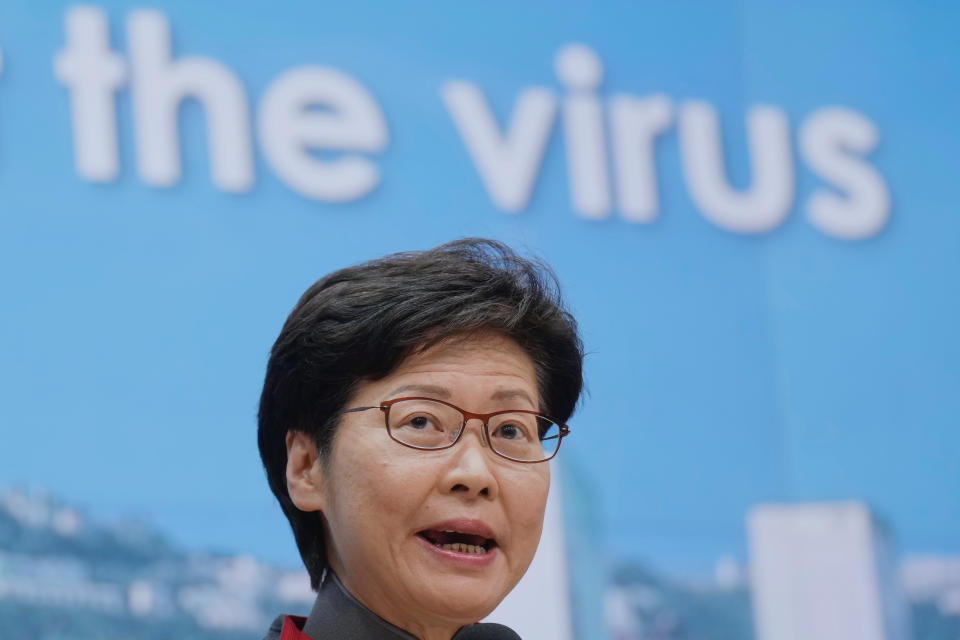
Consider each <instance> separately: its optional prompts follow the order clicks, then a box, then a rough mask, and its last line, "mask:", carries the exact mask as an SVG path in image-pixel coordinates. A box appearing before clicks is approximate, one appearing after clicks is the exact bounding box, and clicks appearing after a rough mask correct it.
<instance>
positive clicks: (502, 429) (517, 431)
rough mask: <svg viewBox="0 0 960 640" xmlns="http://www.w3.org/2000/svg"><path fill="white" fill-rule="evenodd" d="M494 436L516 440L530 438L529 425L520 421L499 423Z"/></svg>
mask: <svg viewBox="0 0 960 640" xmlns="http://www.w3.org/2000/svg"><path fill="white" fill-rule="evenodd" d="M493 437H494V438H503V439H504V440H514V441H523V440H529V439H530V436H529V431H528V429H527V427H526V426H525V425H523V424H521V423H519V422H505V423H503V424H501V425H498V426H497V428H496V429H494V431H493Z"/></svg>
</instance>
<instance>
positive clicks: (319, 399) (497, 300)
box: [257, 238, 583, 589]
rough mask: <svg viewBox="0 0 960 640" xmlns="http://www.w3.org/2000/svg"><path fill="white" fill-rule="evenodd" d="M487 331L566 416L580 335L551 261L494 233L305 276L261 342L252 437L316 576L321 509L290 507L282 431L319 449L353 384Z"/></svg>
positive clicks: (577, 373) (576, 389)
mask: <svg viewBox="0 0 960 640" xmlns="http://www.w3.org/2000/svg"><path fill="white" fill-rule="evenodd" d="M483 331H494V332H497V333H500V334H502V335H504V336H506V337H508V338H511V339H512V340H514V341H515V342H516V343H517V344H518V345H520V346H521V347H522V348H523V349H524V350H525V351H526V353H527V354H528V355H529V356H530V359H531V360H532V361H533V365H534V368H535V370H536V374H537V384H538V387H539V392H540V402H541V406H540V407H539V411H541V412H542V413H544V414H546V415H547V416H549V417H551V418H552V419H554V420H556V421H557V422H560V423H565V422H566V421H567V420H568V419H569V418H570V415H571V414H572V413H573V410H574V408H575V406H576V403H577V400H578V399H579V397H580V392H581V389H582V386H583V345H582V343H581V341H580V338H579V336H578V333H577V323H576V321H575V320H574V318H573V316H572V315H571V314H570V313H569V312H568V311H567V310H566V309H565V308H564V305H563V302H562V299H561V296H560V288H559V284H558V282H557V278H556V276H555V275H554V273H553V271H552V270H551V269H550V267H548V266H547V265H546V264H545V263H543V262H541V261H539V260H536V259H526V258H523V257H520V256H519V255H517V254H516V253H514V252H513V251H512V250H511V249H510V248H509V247H507V246H505V245H503V244H501V243H499V242H495V241H492V240H484V239H477V238H467V239H463V240H456V241H454V242H450V243H447V244H444V245H441V246H439V247H436V248H434V249H430V250H427V251H411V252H404V253H395V254H392V255H389V256H386V257H384V258H380V259H377V260H371V261H369V262H364V263H362V264H359V265H356V266H353V267H348V268H345V269H341V270H339V271H335V272H333V273H331V274H329V275H327V276H325V277H324V278H321V279H320V280H318V281H317V282H316V283H314V284H313V285H312V286H311V287H310V288H309V289H307V291H306V292H305V293H304V294H303V296H302V297H301V298H300V301H299V302H297V305H296V306H295V307H294V309H293V311H291V312H290V316H289V317H288V318H287V321H286V323H285V324H284V325H283V329H282V330H281V331H280V335H279V336H278V337H277V341H276V342H275V343H274V345H273V349H272V350H271V351H270V360H269V362H268V363H267V373H266V378H265V380H264V383H263V392H262V394H261V396H260V411H259V416H258V421H259V425H258V434H257V435H258V444H259V447H260V457H261V459H262V460H263V466H264V468H265V469H266V472H267V480H268V482H269V484H270V489H271V490H272V491H273V493H274V495H275V496H276V497H277V500H279V501H280V506H281V507H282V508H283V512H284V514H285V515H286V516H287V519H288V520H289V521H290V526H291V527H292V529H293V535H294V538H295V539H296V542H297V547H298V548H299V550H300V556H301V557H302V558H303V563H304V565H306V568H307V571H308V572H309V573H310V582H311V584H312V585H313V588H314V589H317V588H318V585H319V582H320V576H321V575H322V573H323V570H324V568H325V567H326V566H327V559H326V546H325V541H324V533H323V525H322V520H321V517H320V514H318V513H307V512H304V511H301V510H300V509H298V508H297V507H296V506H295V505H294V504H293V502H292V501H291V499H290V494H289V493H288V491H287V482H286V465H287V450H286V435H287V432H289V431H301V432H303V433H306V434H308V435H309V436H310V438H312V440H313V441H314V442H315V443H316V446H317V450H318V451H319V453H320V456H321V459H324V458H325V456H326V455H327V454H328V453H329V452H330V448H331V445H332V443H333V436H334V433H335V431H336V428H337V425H338V423H339V421H340V417H341V412H342V410H343V409H344V408H345V404H346V402H347V401H348V400H349V398H350V396H351V394H352V393H353V390H354V388H355V386H356V384H357V383H358V382H360V381H363V380H377V379H381V378H383V377H384V376H386V375H388V374H389V373H390V372H391V371H393V370H394V369H395V368H396V367H397V366H398V365H399V364H400V363H401V362H402V361H403V360H404V359H405V358H406V357H407V356H409V355H410V354H412V353H414V352H417V351H419V350H422V349H426V348H427V347H429V346H431V345H434V344H436V343H438V342H439V341H442V340H444V339H446V338H451V337H455V336H459V335H464V334H471V333H477V332H483Z"/></svg>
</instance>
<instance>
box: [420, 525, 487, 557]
mask: <svg viewBox="0 0 960 640" xmlns="http://www.w3.org/2000/svg"><path fill="white" fill-rule="evenodd" d="M417 535H418V536H420V537H421V538H423V539H425V540H426V541H427V542H429V543H430V544H432V545H433V546H435V547H439V548H440V549H446V550H447V551H456V552H458V553H468V554H473V555H479V554H482V553H489V552H490V550H492V549H493V548H494V547H496V546H497V541H496V540H494V539H493V538H484V537H483V536H478V535H474V534H472V533H463V532H460V531H452V530H449V529H446V530H443V531H438V530H436V529H426V530H424V531H421V532H420V533H418V534H417Z"/></svg>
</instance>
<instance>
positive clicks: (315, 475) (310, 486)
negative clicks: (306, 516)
mask: <svg viewBox="0 0 960 640" xmlns="http://www.w3.org/2000/svg"><path fill="white" fill-rule="evenodd" d="M286 441H287V492H288V493H289V494H290V500H292V501H293V504H294V505H295V506H296V507H297V508H298V509H300V510H301V511H323V509H324V506H325V501H324V494H323V488H324V478H323V469H322V468H321V467H320V454H319V453H318V452H317V445H316V444H315V443H314V441H313V439H312V438H311V437H310V436H308V435H307V434H306V433H304V432H302V431H288V432H287V440H286Z"/></svg>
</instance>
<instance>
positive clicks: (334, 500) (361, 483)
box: [328, 451, 429, 544]
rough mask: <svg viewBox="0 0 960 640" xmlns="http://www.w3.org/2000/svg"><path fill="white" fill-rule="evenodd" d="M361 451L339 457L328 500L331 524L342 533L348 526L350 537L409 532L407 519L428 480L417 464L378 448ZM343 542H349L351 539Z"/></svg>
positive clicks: (420, 499)
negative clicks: (385, 455) (380, 450)
mask: <svg viewBox="0 0 960 640" xmlns="http://www.w3.org/2000/svg"><path fill="white" fill-rule="evenodd" d="M343 453H348V452H347V451H343ZM359 453H360V455H345V456H343V457H341V458H340V459H339V460H338V463H339V464H338V465H337V467H338V471H339V473H338V474H337V476H336V479H335V480H334V483H333V486H334V491H333V492H332V494H331V495H330V499H331V500H330V502H329V503H328V504H329V505H330V507H331V512H330V516H331V520H332V522H331V526H333V527H336V528H338V529H341V533H346V531H343V529H349V530H350V531H349V533H348V535H349V536H350V538H351V539H355V536H357V535H362V536H363V537H364V539H368V540H369V539H380V540H382V539H384V538H386V537H390V536H393V535H398V534H399V535H402V534H404V533H406V529H407V528H408V526H409V523H408V522H407V520H409V519H410V518H409V516H410V514H411V513H415V512H416V508H417V506H418V505H419V504H420V502H421V501H422V494H423V493H424V487H427V485H428V484H429V482H428V481H427V479H425V478H424V477H423V476H424V474H423V473H420V472H418V469H417V467H416V465H411V464H409V463H405V462H404V461H403V460H402V459H399V460H398V459H396V457H394V458H392V459H390V458H385V457H384V456H382V455H378V453H377V452H359ZM384 460H386V461H384ZM334 533H335V535H336V532H334ZM340 537H342V536H340ZM344 542H347V543H348V544H349V540H344Z"/></svg>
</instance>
